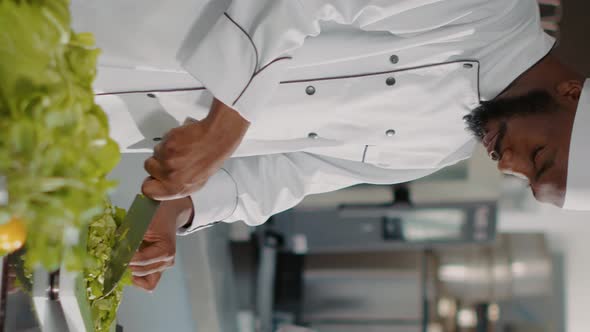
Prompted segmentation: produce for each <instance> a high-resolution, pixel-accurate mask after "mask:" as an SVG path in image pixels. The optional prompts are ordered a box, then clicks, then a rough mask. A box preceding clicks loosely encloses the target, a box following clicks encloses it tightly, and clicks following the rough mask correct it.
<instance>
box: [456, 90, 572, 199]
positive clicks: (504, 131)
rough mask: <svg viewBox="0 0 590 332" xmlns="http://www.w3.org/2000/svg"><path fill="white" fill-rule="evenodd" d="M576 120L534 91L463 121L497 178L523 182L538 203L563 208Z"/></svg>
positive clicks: (487, 105) (490, 104) (486, 106)
mask: <svg viewBox="0 0 590 332" xmlns="http://www.w3.org/2000/svg"><path fill="white" fill-rule="evenodd" d="M574 114H575V112H566V111H564V110H563V109H562V106H560V105H559V104H558V103H557V102H556V101H555V100H554V99H553V98H552V97H551V96H550V95H549V94H548V93H546V92H542V91H535V92H532V93H529V94H527V95H524V96H520V97H515V98H506V99H501V100H497V101H490V102H484V103H483V104H482V106H480V107H479V108H478V109H476V110H474V111H472V113H471V114H470V115H469V116H467V117H466V121H467V123H468V125H469V127H470V129H471V130H472V131H473V132H474V133H475V134H476V136H478V137H479V138H480V139H481V142H482V144H483V145H484V147H485V148H486V149H487V151H488V155H489V156H490V157H491V158H492V160H494V161H496V162H497V163H498V169H499V170H500V171H501V172H503V173H505V174H511V175H515V176H518V177H520V178H523V179H525V180H527V181H528V183H529V185H530V188H531V190H532V192H533V195H534V196H535V198H536V199H537V200H538V201H541V202H546V203H551V204H554V205H557V206H560V207H561V206H563V203H564V198H565V190H566V184H567V166H568V154H569V144H570V136H571V131H572V125H573V120H574V116H573V115H574Z"/></svg>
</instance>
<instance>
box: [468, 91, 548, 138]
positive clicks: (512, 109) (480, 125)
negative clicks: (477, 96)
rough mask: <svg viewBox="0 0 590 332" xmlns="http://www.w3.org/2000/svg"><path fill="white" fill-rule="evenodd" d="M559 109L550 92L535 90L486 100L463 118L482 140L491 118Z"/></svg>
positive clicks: (506, 117) (503, 117) (470, 129)
mask: <svg viewBox="0 0 590 332" xmlns="http://www.w3.org/2000/svg"><path fill="white" fill-rule="evenodd" d="M557 109H558V107H557V102H556V101H555V100H554V99H553V97H552V96H551V95H550V94H549V92H547V91H544V90H534V91H531V92H529V93H527V94H525V95H522V96H517V97H508V98H501V99H493V100H489V101H484V102H482V103H481V104H480V105H479V106H478V107H477V108H475V109H474V110H472V111H471V112H470V113H469V114H467V115H466V116H464V117H463V120H465V123H466V124H467V130H468V131H470V132H471V133H472V134H473V135H474V136H475V137H476V138H477V139H479V140H482V139H483V137H484V136H485V130H486V126H487V124H488V123H489V122H490V121H491V120H499V119H508V118H511V117H515V116H524V115H530V114H534V113H540V112H551V111H557Z"/></svg>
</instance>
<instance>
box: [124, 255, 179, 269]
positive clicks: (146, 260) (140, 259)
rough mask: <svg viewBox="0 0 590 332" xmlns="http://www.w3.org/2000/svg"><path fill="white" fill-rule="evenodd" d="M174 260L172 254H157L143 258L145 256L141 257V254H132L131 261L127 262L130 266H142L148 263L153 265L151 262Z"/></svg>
mask: <svg viewBox="0 0 590 332" xmlns="http://www.w3.org/2000/svg"><path fill="white" fill-rule="evenodd" d="M139 253H140V252H138V254H139ZM173 260H174V256H165V255H164V256H159V257H154V258H145V256H143V257H141V256H137V258H136V256H134V257H133V260H132V261H131V263H129V266H131V267H134V266H135V267H140V266H142V267H144V266H149V265H153V264H158V263H167V262H170V261H173Z"/></svg>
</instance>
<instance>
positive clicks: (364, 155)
mask: <svg viewBox="0 0 590 332" xmlns="http://www.w3.org/2000/svg"><path fill="white" fill-rule="evenodd" d="M368 148H369V146H368V145H365V150H364V151H363V160H362V162H363V163H364V162H365V158H366V157H367V149H368Z"/></svg>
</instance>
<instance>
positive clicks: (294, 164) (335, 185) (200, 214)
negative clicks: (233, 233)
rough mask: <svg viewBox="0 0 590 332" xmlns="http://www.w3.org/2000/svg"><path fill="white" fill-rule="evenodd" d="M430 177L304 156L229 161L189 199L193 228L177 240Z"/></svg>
mask: <svg viewBox="0 0 590 332" xmlns="http://www.w3.org/2000/svg"><path fill="white" fill-rule="evenodd" d="M434 171H436V169H421V170H391V169H384V168H379V167H376V166H372V165H370V164H365V163H362V162H354V161H347V160H341V159H336V158H329V157H323V156H318V155H314V154H310V153H306V152H294V153H284V154H273V155H265V156H256V157H243V158H234V159H230V160H228V161H227V162H226V163H225V165H224V167H223V169H222V170H220V171H219V172H218V173H216V174H215V175H214V176H213V177H212V178H211V179H210V180H209V181H208V182H207V184H206V185H205V186H204V187H203V188H202V189H201V190H200V191H198V192H197V193H195V194H193V195H192V196H191V198H192V199H193V204H194V208H195V216H194V219H193V222H192V225H191V226H190V227H189V228H188V229H182V230H180V231H179V234H187V233H190V232H192V231H195V230H199V229H201V228H203V227H206V226H208V225H211V224H213V223H216V222H219V221H224V222H235V221H240V220H241V221H244V222H245V223H246V224H248V225H251V226H256V225H260V224H262V223H264V222H265V221H266V220H267V219H268V218H269V217H270V216H272V215H274V214H276V213H279V212H281V211H284V210H287V209H289V208H291V207H293V206H295V205H297V204H298V203H299V202H301V200H302V199H303V198H304V197H305V196H307V195H311V194H318V193H325V192H329V191H334V190H338V189H342V188H345V187H349V186H352V185H355V184H359V183H371V184H392V183H400V182H406V181H411V180H414V179H417V178H420V177H423V176H426V175H428V174H431V173H433V172H434Z"/></svg>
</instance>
